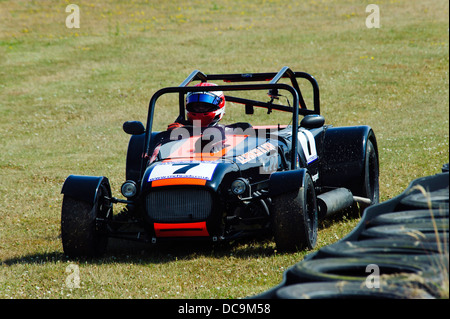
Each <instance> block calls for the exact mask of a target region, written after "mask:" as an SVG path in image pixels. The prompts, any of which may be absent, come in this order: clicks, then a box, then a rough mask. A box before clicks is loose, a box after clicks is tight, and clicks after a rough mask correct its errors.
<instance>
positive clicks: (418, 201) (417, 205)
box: [396, 187, 449, 211]
mask: <svg viewBox="0 0 450 319" xmlns="http://www.w3.org/2000/svg"><path fill="white" fill-rule="evenodd" d="M448 208H449V192H448V187H446V188H442V189H439V190H436V191H433V192H428V193H426V195H425V194H424V193H422V192H421V191H420V190H418V189H415V190H413V191H412V192H411V193H410V194H408V195H406V196H405V197H403V198H402V199H401V200H400V203H399V205H398V207H397V208H396V210H397V211H399V210H412V209H447V210H448Z"/></svg>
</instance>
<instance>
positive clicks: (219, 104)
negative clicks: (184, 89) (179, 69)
mask: <svg viewBox="0 0 450 319" xmlns="http://www.w3.org/2000/svg"><path fill="white" fill-rule="evenodd" d="M195 86H197V87H198V86H205V87H206V86H217V84H214V83H207V82H202V83H199V84H196V85H195ZM186 112H187V120H186V121H180V120H178V119H177V120H176V121H175V122H174V123H172V124H170V125H169V126H168V127H167V129H168V130H172V129H175V128H178V127H182V126H184V125H193V124H196V121H200V126H201V127H210V126H215V125H216V124H217V123H218V122H219V121H220V120H221V119H222V117H223V115H224V114H225V95H224V94H223V92H222V91H201V92H189V93H188V94H187V95H186Z"/></svg>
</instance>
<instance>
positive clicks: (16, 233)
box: [0, 0, 449, 298]
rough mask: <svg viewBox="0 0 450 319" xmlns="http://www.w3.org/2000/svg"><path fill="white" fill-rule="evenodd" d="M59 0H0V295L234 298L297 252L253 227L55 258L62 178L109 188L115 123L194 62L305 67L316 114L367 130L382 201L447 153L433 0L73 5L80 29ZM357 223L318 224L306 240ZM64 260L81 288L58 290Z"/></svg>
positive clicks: (119, 169)
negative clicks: (246, 236)
mask: <svg viewBox="0 0 450 319" xmlns="http://www.w3.org/2000/svg"><path fill="white" fill-rule="evenodd" d="M69 3H71V2H69V1H17V2H16V1H2V2H0V17H1V21H2V22H1V24H0V134H1V149H2V152H1V153H0V196H1V198H2V199H3V202H2V203H1V205H0V260H1V261H2V264H1V266H0V298H128V297H131V298H239V297H245V296H249V295H254V294H257V293H259V292H262V291H265V290H267V289H269V288H271V287H273V286H275V285H277V284H278V283H279V282H281V279H282V274H283V272H284V271H285V270H286V269H287V268H288V267H289V266H291V265H293V264H294V263H296V262H298V261H300V260H302V259H303V257H304V256H305V255H306V254H307V253H309V252H299V253H295V254H279V253H278V252H276V250H275V246H274V244H273V242H272V241H271V240H267V239H266V240H262V241H250V242H238V243H234V244H233V245H229V246H228V245H225V246H224V247H215V248H208V247H203V248H201V249H197V248H189V247H181V248H177V247H172V246H169V247H162V248H161V249H160V250H157V249H155V248H153V247H141V246H139V248H133V246H131V247H130V246H125V248H124V247H122V248H121V247H120V245H118V246H119V247H114V245H113V247H112V248H111V250H110V251H109V253H108V254H107V255H106V256H105V257H104V258H102V259H100V260H97V261H93V262H85V261H70V260H67V259H66V258H65V257H64V256H63V253H62V247H61V242H60V238H59V234H60V226H59V225H60V224H59V223H60V208H61V200H62V196H61V194H60V191H61V186H62V183H63V182H64V179H65V178H66V177H67V176H68V175H69V174H85V175H105V176H108V177H109V179H110V181H111V183H112V187H113V192H114V193H115V194H116V195H118V194H119V187H120V185H121V183H122V182H123V181H124V178H125V176H124V175H125V174H124V169H125V153H126V147H127V143H128V138H129V137H128V136H127V135H126V134H125V133H123V132H122V130H121V125H122V123H123V122H124V121H126V120H141V121H145V119H146V114H147V107H148V101H149V99H150V97H151V95H152V94H153V93H154V92H156V90H158V89H159V88H161V87H164V86H173V85H178V84H180V83H181V82H182V81H183V80H184V78H185V77H186V76H187V75H188V74H189V73H190V72H191V71H193V70H194V69H199V70H201V71H203V72H205V73H232V72H236V73H240V72H276V71H278V70H279V69H281V67H283V66H285V65H287V66H289V67H291V68H292V69H293V70H295V71H306V72H309V73H311V74H312V75H314V76H315V78H316V79H317V80H318V82H319V85H320V88H321V102H322V103H321V104H322V114H323V115H324V116H325V118H326V123H328V124H333V125H335V126H345V125H356V124H367V125H370V126H372V127H373V129H374V130H375V133H376V135H377V139H378V145H379V151H380V171H381V176H380V188H381V200H383V201H384V200H388V199H390V198H392V197H395V196H396V195H398V194H399V193H400V192H402V191H403V190H404V189H405V188H406V187H407V186H408V184H409V182H410V181H411V180H413V179H415V178H418V177H421V176H427V175H431V174H435V173H438V172H439V171H440V169H441V166H442V164H444V163H446V162H448V161H449V150H448V147H449V145H448V141H449V129H448V125H449V103H448V100H449V91H448V85H449V75H448V66H449V60H448V57H449V54H448V50H449V43H448V29H449V20H448V13H449V12H448V3H447V1H444V0H439V1H436V0H428V1H400V0H399V1H387V0H385V1H377V2H376V4H378V5H379V7H380V15H381V28H379V29H367V28H366V26H365V19H366V16H367V13H366V12H365V6H366V5H367V4H366V3H364V2H362V1H353V0H346V1H333V0H322V1H313V0H312V1H303V2H301V1H281V0H272V1H270V0H251V1H238V0H226V1H216V2H207V1H200V0H191V1H165V2H162V3H160V2H156V1H144V0H142V1H127V2H119V1H114V0H109V1H74V3H76V4H77V5H79V7H80V14H81V19H80V20H81V21H80V23H81V27H80V29H68V28H66V26H65V19H66V17H67V15H68V13H66V12H65V7H66V6H67V5H68V4H69ZM171 107H172V108H173V106H171V105H167V108H169V109H170V108H171ZM231 108H232V106H230V107H229V112H228V113H229V114H228V115H229V117H230V119H229V120H230V121H232V120H235V118H236V116H237V115H234V111H233V110H232V109H231ZM173 118H174V117H173ZM163 119H164V120H165V121H170V120H172V116H170V115H167V116H165V115H164V116H161V122H158V123H156V125H157V126H159V127H160V128H162V127H164V125H165V123H164V121H163ZM259 121H264V117H263V116H260V117H257V118H255V119H254V120H253V121H252V122H254V123H256V122H259ZM358 221H359V219H358V218H354V217H352V216H345V217H344V218H340V219H337V220H335V221H334V222H333V223H330V222H327V223H325V224H324V225H323V226H322V227H321V230H320V233H319V245H318V248H319V247H321V246H323V245H328V244H330V243H332V242H335V241H337V240H338V239H340V238H342V237H344V236H345V235H346V234H348V232H349V231H350V230H351V229H353V228H354V227H355V226H356V225H357V223H358ZM72 263H75V264H76V265H78V266H79V269H80V279H81V284H80V286H81V288H80V289H69V288H67V287H66V286H65V280H66V278H67V276H68V275H69V274H68V273H66V267H67V266H68V265H70V264H72Z"/></svg>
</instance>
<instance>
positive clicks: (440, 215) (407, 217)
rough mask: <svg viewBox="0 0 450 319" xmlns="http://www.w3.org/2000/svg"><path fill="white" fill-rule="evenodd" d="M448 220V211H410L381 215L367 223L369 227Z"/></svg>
mask: <svg viewBox="0 0 450 319" xmlns="http://www.w3.org/2000/svg"><path fill="white" fill-rule="evenodd" d="M445 218H446V219H447V222H448V209H447V210H440V209H433V210H430V209H419V210H408V211H401V212H392V213H385V214H381V215H379V216H377V217H375V218H373V219H371V220H369V221H368V222H367V227H372V226H378V225H392V224H405V223H424V222H431V221H432V220H433V219H435V220H444V219H445Z"/></svg>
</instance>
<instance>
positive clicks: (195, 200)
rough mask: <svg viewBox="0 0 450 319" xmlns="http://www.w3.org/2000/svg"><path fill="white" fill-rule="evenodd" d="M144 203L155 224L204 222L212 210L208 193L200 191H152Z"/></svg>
mask: <svg viewBox="0 0 450 319" xmlns="http://www.w3.org/2000/svg"><path fill="white" fill-rule="evenodd" d="M146 202H147V203H146V204H147V214H148V215H149V217H150V218H152V219H155V220H156V221H157V222H192V221H196V220H205V219H206V218H207V217H208V216H209V214H210V213H211V208H212V198H211V194H210V192H209V191H207V190H201V189H169V190H164V191H159V190H158V191H153V192H151V193H149V194H148V195H147V198H146Z"/></svg>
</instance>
